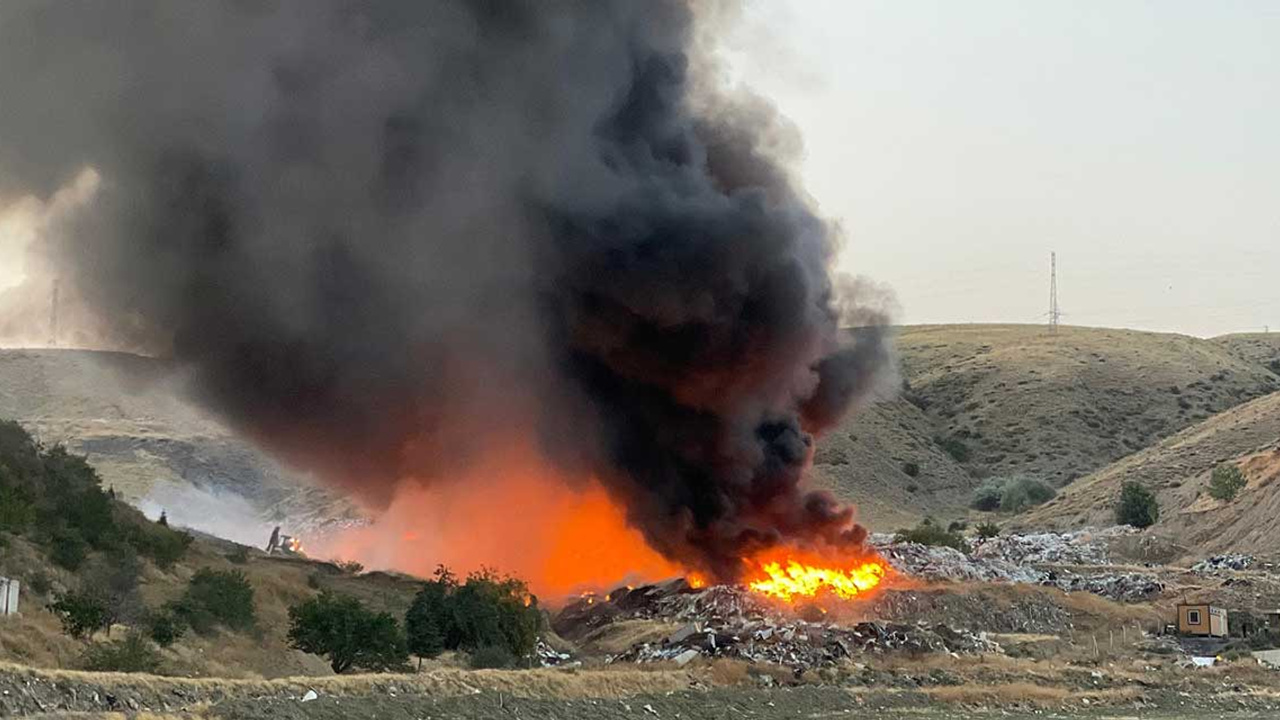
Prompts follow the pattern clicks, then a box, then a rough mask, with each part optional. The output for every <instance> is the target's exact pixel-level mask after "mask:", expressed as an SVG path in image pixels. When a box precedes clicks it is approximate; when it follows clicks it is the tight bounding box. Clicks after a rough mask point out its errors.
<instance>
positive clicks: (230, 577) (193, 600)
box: [170, 568, 256, 634]
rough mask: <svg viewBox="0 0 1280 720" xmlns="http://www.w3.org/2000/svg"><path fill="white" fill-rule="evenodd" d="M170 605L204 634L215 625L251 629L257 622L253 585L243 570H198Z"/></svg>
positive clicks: (176, 614)
mask: <svg viewBox="0 0 1280 720" xmlns="http://www.w3.org/2000/svg"><path fill="white" fill-rule="evenodd" d="M170 609H171V610H172V612H173V613H174V615H175V616H176V617H177V618H178V619H179V620H181V621H182V622H184V623H186V624H187V625H189V626H190V627H191V629H192V630H195V631H196V632H198V633H201V634H205V633H208V632H210V631H212V630H213V628H214V626H215V625H222V626H224V627H227V628H230V629H232V630H248V629H249V628H252V627H253V625H254V623H255V622H256V617H255V615H254V609H253V586H252V585H250V584H249V579H248V578H246V577H245V576H244V573H242V572H240V571H239V570H211V569H209V568H201V569H200V570H197V571H196V574H195V575H193V576H192V577H191V583H190V584H189V585H187V591H186V593H184V594H183V596H182V598H181V599H179V600H178V601H177V602H176V603H174V604H173V605H172V606H171V608H170Z"/></svg>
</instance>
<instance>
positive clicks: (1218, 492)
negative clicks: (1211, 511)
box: [1209, 463, 1249, 502]
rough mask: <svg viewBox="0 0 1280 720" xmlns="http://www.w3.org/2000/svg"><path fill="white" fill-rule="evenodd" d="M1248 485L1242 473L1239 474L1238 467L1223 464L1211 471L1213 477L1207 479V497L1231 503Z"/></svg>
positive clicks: (1231, 464) (1232, 464)
mask: <svg viewBox="0 0 1280 720" xmlns="http://www.w3.org/2000/svg"><path fill="white" fill-rule="evenodd" d="M1248 483H1249V481H1248V480H1247V479H1246V478H1245V476H1244V473H1242V472H1240V467H1239V466H1237V465H1235V464H1234V463H1223V464H1221V465H1219V466H1218V467H1216V468H1214V469H1213V476H1212V477H1210V478H1209V497H1212V498H1213V499H1214V500H1222V501H1223V502H1231V501H1232V500H1235V499H1236V495H1239V494H1240V491H1241V490H1242V489H1244V486H1245V485H1247V484H1248Z"/></svg>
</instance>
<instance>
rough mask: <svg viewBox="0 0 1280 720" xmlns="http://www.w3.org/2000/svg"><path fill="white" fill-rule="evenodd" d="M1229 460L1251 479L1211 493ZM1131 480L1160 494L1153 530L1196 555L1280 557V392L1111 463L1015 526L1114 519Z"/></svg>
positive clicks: (1062, 525)
mask: <svg viewBox="0 0 1280 720" xmlns="http://www.w3.org/2000/svg"><path fill="white" fill-rule="evenodd" d="M1224 462H1232V463H1237V464H1238V465H1239V466H1240V467H1241V469H1242V470H1243V471H1244V473H1245V476H1246V477H1247V478H1248V481H1249V482H1248V485H1247V486H1246V487H1245V488H1244V489H1243V490H1241V491H1240V494H1239V496H1237V497H1236V499H1235V500H1233V501H1231V502H1220V501H1217V500H1214V499H1212V498H1211V497H1209V495H1208V485H1209V477H1210V474H1211V473H1212V472H1213V469H1214V468H1215V467H1217V466H1218V465H1220V464H1222V463H1224ZM1127 481H1137V482H1140V483H1142V484H1143V485H1146V486H1147V487H1148V488H1150V489H1151V490H1153V491H1154V492H1155V493H1156V497H1157V498H1158V500H1159V501H1160V506H1161V510H1160V521H1159V522H1158V523H1157V524H1156V525H1155V527H1154V528H1153V531H1154V532H1155V533H1158V534H1162V535H1166V536H1168V537H1170V538H1172V539H1176V540H1177V541H1178V542H1179V543H1180V544H1183V545H1187V546H1189V547H1194V548H1196V553H1197V554H1200V555H1203V554H1204V553H1209V552H1225V551H1239V552H1249V553H1255V554H1262V555H1270V556H1277V555H1280V522H1277V518H1280V393H1273V394H1271V395H1267V396H1266V397H1263V398H1259V399H1257V400H1254V401H1253V402H1250V403H1247V404H1245V405H1241V406H1240V407H1236V408H1232V409H1230V410H1227V411H1225V412H1223V413H1220V414H1218V415H1216V416H1214V417H1212V418H1210V419H1208V420H1206V421H1204V422H1201V423H1198V424H1196V425H1194V426H1192V427H1189V428H1187V429H1185V430H1183V431H1182V432H1179V433H1177V434H1176V435H1174V436H1172V437H1169V438H1166V439H1164V440H1163V441H1161V442H1159V443H1157V444H1156V445H1153V446H1152V447H1150V448H1147V449H1145V450H1143V451H1141V452H1138V453H1135V454H1133V455H1131V456H1129V457H1126V458H1124V459H1122V460H1120V461H1119V462H1116V463H1114V464H1112V465H1108V466H1107V467H1106V468H1103V469H1102V470H1100V471H1098V472H1096V473H1094V474H1092V475H1090V476H1089V477H1087V478H1085V479H1083V480H1081V481H1079V482H1077V483H1075V484H1074V485H1072V486H1070V487H1068V488H1066V489H1065V490H1064V491H1063V492H1062V494H1060V495H1059V496H1058V498H1057V499H1055V500H1053V501H1051V502H1050V503H1048V504H1047V505H1044V506H1043V507H1040V508H1037V509H1035V510H1033V511H1031V512H1030V513H1028V514H1027V515H1025V516H1023V517H1021V518H1019V519H1018V521H1017V524H1018V525H1023V526H1028V527H1052V528H1071V527H1080V526H1082V525H1102V524H1110V523H1112V522H1114V520H1113V519H1112V513H1113V511H1114V507H1115V502H1116V498H1117V497H1118V495H1119V492H1120V486H1121V485H1122V484H1123V483H1125V482H1127Z"/></svg>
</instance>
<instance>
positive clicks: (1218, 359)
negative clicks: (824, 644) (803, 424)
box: [815, 325, 1280, 530]
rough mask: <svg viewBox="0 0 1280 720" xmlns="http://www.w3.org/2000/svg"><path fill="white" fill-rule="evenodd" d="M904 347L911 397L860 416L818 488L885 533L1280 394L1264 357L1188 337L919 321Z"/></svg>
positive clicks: (834, 441) (822, 457)
mask: <svg viewBox="0 0 1280 720" xmlns="http://www.w3.org/2000/svg"><path fill="white" fill-rule="evenodd" d="M896 343H897V347H898V352H899V356H900V361H901V364H902V375H903V378H904V381H905V388H904V391H903V394H902V398H900V399H897V400H893V401H890V402H886V403H882V404H880V405H878V406H875V407H873V408H871V409H870V410H868V411H864V412H862V413H859V414H856V415H853V416H851V417H850V418H849V419H847V420H846V421H845V423H844V424H843V425H842V426H841V427H839V428H837V429H836V430H834V431H833V432H832V433H831V434H830V435H829V436H828V437H826V438H823V439H822V441H821V442H820V443H819V446H818V450H817V453H816V458H815V462H816V464H817V473H816V474H817V476H818V478H819V480H820V482H822V483H823V484H825V485H826V486H828V487H831V488H833V489H835V490H836V491H837V492H839V493H840V494H842V495H844V496H846V497H848V498H850V499H852V500H854V501H855V502H858V503H859V504H860V515H861V516H862V518H863V519H864V521H866V522H868V524H870V525H871V526H872V527H873V528H874V529H879V530H888V529H893V528H895V527H899V526H902V525H905V524H907V523H909V522H911V521H912V520H914V519H918V517H920V516H921V515H924V514H929V513H932V514H934V515H938V516H942V517H946V516H949V515H958V514H963V511H964V506H965V505H966V503H967V501H968V499H969V493H971V492H972V489H973V488H974V487H975V486H976V485H977V484H978V483H979V482H980V481H981V480H982V479H984V478H988V477H1016V476H1026V477H1032V478H1038V479H1042V480H1045V481H1047V482H1050V483H1051V484H1053V485H1056V486H1059V487H1061V486H1065V485H1069V484H1071V483H1072V482H1073V481H1075V480H1076V479H1077V478H1081V477H1084V476H1085V475H1087V474H1089V473H1091V472H1093V471H1095V470H1098V469H1099V468H1101V467H1103V466H1105V465H1107V464H1108V463H1110V462H1113V461H1115V460H1118V459H1120V458H1122V457H1124V456H1127V455H1130V454H1131V453H1134V452H1136V451H1138V450H1141V449H1143V448H1146V447H1148V446H1149V445H1151V444H1152V443H1154V442H1157V441H1158V440H1160V439H1162V438H1165V437H1168V436H1170V435H1172V434H1174V433H1176V432H1178V431H1179V430H1182V429H1184V428H1186V427H1189V426H1191V425H1193V424H1195V423H1197V422H1200V421H1203V420H1205V419H1207V418H1209V417H1210V416H1212V415H1214V414H1216V413H1218V412H1221V411H1223V410H1226V409H1229V408H1231V407H1235V406H1237V405H1239V404H1241V403H1244V402H1247V401H1249V400H1251V399H1253V398H1257V397H1259V396H1262V395H1265V394H1267V393H1270V392H1272V391H1274V390H1277V389H1280V377H1277V376H1276V375H1275V374H1274V373H1273V372H1272V371H1271V369H1269V368H1268V367H1267V366H1266V365H1265V364H1263V363H1261V362H1258V360H1259V359H1260V357H1261V356H1259V355H1257V354H1256V353H1255V354H1254V355H1248V354H1246V353H1244V352H1243V351H1241V350H1240V349H1239V347H1238V346H1237V345H1233V344H1231V343H1229V342H1225V341H1215V340H1201V339H1197V338H1191V337H1187V336H1182V335H1167V334H1157V333H1144V332H1136V331H1128V330H1106V329H1095V328H1076V327H1064V328H1060V329H1059V331H1058V332H1057V333H1056V334H1050V333H1049V332H1048V331H1047V329H1046V328H1044V327H1042V326H1026V325H953V326H913V327H904V328H901V329H900V330H899V331H898V333H897V338H896ZM940 441H941V442H940ZM948 450H950V452H948ZM953 454H954V455H959V456H960V457H953ZM908 468H909V469H912V470H914V471H915V473H914V475H913V474H909V473H908V472H906V469H908Z"/></svg>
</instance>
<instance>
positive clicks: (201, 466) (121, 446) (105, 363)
mask: <svg viewBox="0 0 1280 720" xmlns="http://www.w3.org/2000/svg"><path fill="white" fill-rule="evenodd" d="M0 418H4V419H13V420H17V421H18V422H20V423H21V424H22V425H23V426H24V427H26V428H27V429H28V430H29V431H31V432H32V433H33V434H34V435H35V436H36V437H37V438H39V439H40V440H41V442H43V443H45V444H46V445H52V444H58V443H61V444H64V445H65V446H66V447H67V448H68V449H69V450H71V451H72V452H74V453H77V454H82V455H85V456H86V457H87V458H88V459H89V461H90V462H91V463H92V464H93V465H94V467H95V468H97V470H98V472H99V474H100V475H101V476H102V478H103V482H104V483H105V484H106V485H108V486H111V487H113V488H115V490H116V491H117V492H118V493H120V494H121V495H122V496H123V497H124V498H126V499H127V500H129V501H130V502H133V503H134V504H139V505H143V506H145V507H148V508H153V509H156V511H157V512H158V508H160V507H163V508H165V509H167V510H168V512H169V514H170V517H172V518H173V519H174V520H175V521H176V522H178V523H180V524H185V525H193V526H198V527H202V528H203V529H209V530H217V531H219V532H220V533H221V534H224V535H229V536H232V537H236V539H240V540H246V541H247V540H252V541H253V542H255V543H256V542H258V541H259V540H260V539H261V538H259V537H258V536H259V535H262V536H263V537H265V534H264V533H265V531H262V532H259V531H260V530H261V528H260V527H254V528H253V529H252V530H250V529H248V528H236V527H233V526H232V525H230V524H227V523H223V526H220V527H211V526H210V523H209V520H210V518H209V510H210V504H211V503H216V504H218V505H219V506H220V507H219V508H218V509H219V511H220V514H221V515H237V516H238V519H240V520H242V521H244V522H242V523H241V524H242V525H243V524H247V523H249V522H250V521H252V520H253V519H254V518H255V516H256V515H257V514H259V513H262V512H269V513H272V514H275V515H277V517H279V516H284V517H288V518H290V519H292V520H297V521H298V522H302V521H303V520H304V519H305V518H307V516H308V513H309V512H310V509H311V508H312V507H319V506H324V507H330V506H331V504H332V503H333V499H332V498H330V497H328V495H327V493H325V492H324V491H322V490H319V489H317V488H315V487H313V486H311V485H310V484H309V483H307V482H305V481H304V480H303V479H302V478H300V477H299V476H297V475H296V474H294V473H291V472H289V471H288V470H287V469H285V468H283V467H281V466H280V465H279V464H278V463H276V462H274V461H273V460H272V459H271V458H269V457H267V456H266V455H264V454H263V453H262V452H260V451H259V450H257V449H256V448H255V447H254V446H253V445H252V444H251V443H249V442H246V441H245V440H243V439H242V438H239V437H237V436H236V435H235V434H234V433H233V432H232V431H231V430H230V429H228V428H227V427H225V426H224V425H222V424H221V423H219V422H218V421H217V420H216V419H214V418H212V417H210V416H209V415H208V414H207V413H205V412H203V411H202V410H200V409H199V408H197V407H196V406H195V405H194V404H192V403H190V402H188V401H186V400H185V399H184V393H183V388H182V378H181V376H180V375H179V374H178V373H176V372H174V371H173V369H172V368H170V367H168V366H167V365H165V364H164V363H163V362H161V361H159V360H155V359H152V358H145V357H139V356H136V355H128V354H124V353H107V352H93V351H84V350H0ZM193 491H195V492H193ZM342 511H344V512H345V508H344V509H343V510H342ZM223 519H224V520H225V519H226V518H223ZM262 524H263V525H265V521H264V522H263V523H262ZM266 529H267V530H269V529H270V528H269V527H267V528H266ZM250 531H251V532H252V533H253V535H252V538H248V537H245V536H244V533H246V532H250Z"/></svg>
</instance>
